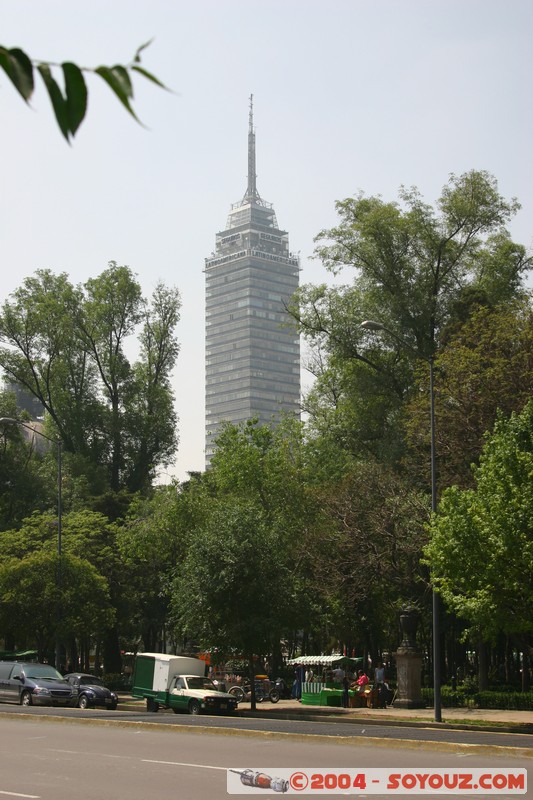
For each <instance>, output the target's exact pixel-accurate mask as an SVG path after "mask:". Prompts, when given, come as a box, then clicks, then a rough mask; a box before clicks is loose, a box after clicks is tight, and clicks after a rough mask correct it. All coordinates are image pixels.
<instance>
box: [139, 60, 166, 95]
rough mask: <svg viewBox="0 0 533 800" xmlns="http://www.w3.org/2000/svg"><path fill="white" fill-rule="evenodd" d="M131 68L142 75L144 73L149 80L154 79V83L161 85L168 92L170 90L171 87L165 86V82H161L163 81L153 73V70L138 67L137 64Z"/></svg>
mask: <svg viewBox="0 0 533 800" xmlns="http://www.w3.org/2000/svg"><path fill="white" fill-rule="evenodd" d="M131 69H132V70H135V72H138V73H140V74H141V75H144V77H145V78H147V79H148V80H149V81H152V83H155V84H157V86H160V87H161V89H165V90H166V91H167V92H170V89H169V88H168V86H165V84H164V83H161V81H160V80H159V79H158V78H156V77H155V75H152V73H151V72H148V70H146V69H143V68H142V67H137V66H133V67H132V68H131Z"/></svg>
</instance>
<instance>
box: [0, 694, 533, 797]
mask: <svg viewBox="0 0 533 800" xmlns="http://www.w3.org/2000/svg"><path fill="white" fill-rule="evenodd" d="M3 710H4V707H2V711H3ZM66 716H67V717H69V720H68V721H67V720H66V719H62V720H61V721H60V722H59V724H58V721H59V720H58V719H57V716H56V719H52V718H51V717H50V716H46V715H44V714H42V710H39V709H32V710H31V711H30V714H25V715H22V714H17V713H15V714H9V713H2V714H0V796H1V797H2V798H6V800H8V799H9V798H14V799H15V798H17V800H20V799H21V798H25V800H72V798H76V800H108V798H113V800H147V798H151V797H165V798H167V797H168V798H175V797H181V798H186V800H205V798H210V799H211V800H218V798H220V800H223V798H226V800H227V798H228V797H231V795H227V794H226V780H227V769H240V770H243V769H251V770H257V771H260V772H263V773H267V774H269V775H271V776H276V775H277V770H280V773H281V770H287V771H289V776H290V774H294V772H296V771H298V772H299V773H300V774H301V773H302V772H303V771H306V772H307V773H309V774H310V775H312V774H316V773H317V770H319V769H324V770H325V771H327V772H329V773H330V774H332V770H334V769H338V770H340V771H342V772H343V773H346V771H347V770H353V771H355V772H356V773H361V771H366V770H370V769H372V768H380V769H383V770H386V771H387V773H388V774H389V775H390V774H392V773H397V772H398V770H400V769H410V770H412V771H413V772H414V771H416V772H417V773H421V774H424V773H426V774H431V773H434V772H435V771H436V770H444V769H446V770H449V771H450V773H452V772H455V773H458V772H460V773H461V774H464V773H468V772H469V771H470V770H474V769H479V770H484V771H485V770H489V769H497V770H498V773H499V774H501V773H502V771H503V769H504V768H509V769H511V770H512V771H513V772H514V773H515V774H516V772H517V771H518V770H519V769H524V768H526V769H527V766H528V764H530V763H531V762H530V761H529V760H528V759H524V758H517V757H516V755H515V752H514V751H511V750H507V751H505V754H503V755H499V756H498V757H497V758H495V757H494V755H492V753H490V752H489V753H486V754H479V753H467V754H465V753H464V752H440V751H432V750H427V749H425V748H424V747H420V746H417V747H416V749H413V748H411V749H406V748H405V747H404V746H403V745H402V744H399V743H390V744H389V745H388V746H387V748H386V749H383V748H381V747H376V746H374V744H372V745H370V744H369V743H368V742H366V741H364V740H359V739H357V738H355V739H352V740H350V741H349V740H346V739H340V738H339V737H336V736H333V737H328V738H324V737H320V739H315V738H313V737H309V736H291V737H288V738H286V737H278V736H276V737H274V738H266V739H261V738H258V737H257V736H251V735H250V734H249V733H248V734H246V735H238V736H237V737H236V736H234V735H222V736H209V735H198V731H199V730H200V728H198V727H197V726H198V725H199V724H201V723H202V722H203V723H205V722H208V721H209V718H207V717H204V718H201V719H200V720H197V719H192V720H191V719H187V718H184V719H182V720H181V721H180V722H179V726H180V727H179V732H178V731H177V729H176V725H177V724H178V722H176V721H175V720H174V719H173V715H172V717H170V719H169V721H168V723H167V719H166V718H167V717H168V715H165V714H161V715H160V716H159V715H158V717H159V719H158V723H159V724H158V723H156V724H153V723H152V724H144V725H137V724H133V725H132V724H131V722H130V723H129V724H126V725H123V724H121V722H120V720H125V719H129V720H132V719H133V718H134V717H135V716H139V715H133V716H130V715H128V714H127V712H118V714H115V715H112V714H111V713H107V712H102V713H100V714H89V715H87V714H84V715H82V714H80V713H77V714H76V712H74V714H73V713H70V714H67V715H66ZM112 716H113V718H114V719H115V721H116V722H118V724H114V725H110V724H103V725H102V724H99V723H97V724H94V723H93V722H92V720H93V719H95V718H98V719H101V720H102V721H103V722H104V723H106V720H109V718H111V717H112ZM145 718H146V715H144V719H145ZM162 720H164V721H165V724H161V721H162ZM185 720H186V721H185ZM235 721H236V720H235ZM240 722H241V724H242V722H243V721H242V720H241V721H240ZM195 728H196V731H195ZM204 729H205V728H204ZM354 743H355V746H354ZM255 794H256V797H257V796H262V797H272V796H273V794H272V793H270V792H264V791H263V790H261V789H258V790H256V792H255ZM305 796H306V797H308V796H310V795H309V794H308V793H306V795H305ZM349 796H350V797H351V798H355V797H363V796H368V797H369V798H370V800H373V799H374V798H378V797H384V796H385V795H383V794H381V795H378V794H370V793H369V794H368V795H367V793H366V792H364V791H361V788H359V787H358V790H357V791H354V790H350V792H349ZM386 796H387V797H389V800H390V797H391V795H390V794H389V795H386ZM396 796H398V795H396ZM401 796H402V797H405V796H406V795H405V792H402V793H401ZM485 796H486V795H485V794H477V795H474V794H473V793H467V794H462V795H461V798H472V800H474V798H475V800H482V798H483V797H485ZM507 796H508V795H507V794H506V797H507ZM520 796H521V797H525V798H527V800H533V787H531V788H530V789H529V791H528V793H527V794H526V795H520ZM300 797H302V793H300ZM327 797H335V798H340V797H341V795H339V794H337V793H328V794H327ZM344 797H346V795H344ZM500 797H501V794H500Z"/></svg>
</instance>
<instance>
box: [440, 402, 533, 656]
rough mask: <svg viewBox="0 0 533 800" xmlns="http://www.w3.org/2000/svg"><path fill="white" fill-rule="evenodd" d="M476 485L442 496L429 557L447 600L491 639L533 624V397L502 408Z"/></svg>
mask: <svg viewBox="0 0 533 800" xmlns="http://www.w3.org/2000/svg"><path fill="white" fill-rule="evenodd" d="M474 477H475V488H474V489H464V490H461V489H459V488H458V487H456V486H453V487H450V488H449V489H447V490H446V491H445V492H444V493H443V496H442V499H441V502H440V505H439V509H438V514H437V515H436V516H435V517H434V518H433V520H432V524H431V540H430V542H429V544H428V545H427V547H426V550H425V552H426V558H427V561H428V563H430V564H431V571H432V576H433V581H434V584H435V587H436V589H437V591H439V592H440V593H441V594H442V596H443V598H444V600H445V602H446V603H447V604H448V606H449V607H450V608H451V609H453V610H454V611H455V612H456V613H457V614H458V615H459V616H460V617H462V618H463V619H465V620H466V621H467V623H468V624H469V626H470V627H471V628H472V629H473V630H474V631H475V632H476V633H478V635H480V636H481V637H482V638H483V639H484V640H486V641H488V640H491V639H495V638H496V636H497V635H498V633H499V632H500V631H503V632H504V633H506V634H515V635H523V634H531V632H533V401H529V403H528V404H527V405H526V406H525V408H524V410H523V411H522V412H521V413H515V412H513V413H512V414H511V416H510V417H507V418H506V417H504V416H503V414H500V415H499V417H498V420H497V422H496V425H495V427H494V431H493V433H492V435H490V436H489V437H488V438H487V440H486V443H485V446H484V448H483V452H482V455H481V460H480V465H479V467H477V468H475V469H474Z"/></svg>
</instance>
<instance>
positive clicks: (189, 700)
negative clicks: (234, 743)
mask: <svg viewBox="0 0 533 800" xmlns="http://www.w3.org/2000/svg"><path fill="white" fill-rule="evenodd" d="M131 694H132V696H133V697H138V698H145V699H146V710H147V711H159V709H160V708H171V709H172V711H174V713H175V714H177V713H179V712H180V711H188V712H189V714H200V713H201V712H202V711H207V712H212V713H214V712H217V713H221V714H227V713H231V712H233V711H235V709H236V708H237V701H236V699H235V697H233V695H231V694H228V693H227V692H220V691H219V690H218V689H217V687H216V686H215V684H214V683H213V681H212V680H211V678H206V677H205V663H204V662H203V661H201V660H200V659H199V658H190V657H188V656H172V655H167V654H166V653H139V654H138V655H137V656H136V658H135V665H134V668H133V687H132V690H131Z"/></svg>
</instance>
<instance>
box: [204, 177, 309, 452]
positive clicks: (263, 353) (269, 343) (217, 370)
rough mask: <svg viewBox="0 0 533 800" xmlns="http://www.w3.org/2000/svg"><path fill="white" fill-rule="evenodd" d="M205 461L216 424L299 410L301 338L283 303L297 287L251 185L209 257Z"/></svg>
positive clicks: (285, 244) (271, 419)
mask: <svg viewBox="0 0 533 800" xmlns="http://www.w3.org/2000/svg"><path fill="white" fill-rule="evenodd" d="M254 180H255V176H254ZM205 275H206V464H207V465H209V462H210V459H211V456H212V454H213V447H214V438H215V436H216V432H217V429H218V428H219V426H220V424H221V423H222V422H224V421H228V422H232V423H234V424H238V423H240V422H244V421H246V420H248V419H251V418H254V417H256V418H258V420H259V423H260V424H264V423H267V424H275V422H276V420H279V417H280V414H282V413H284V414H290V415H293V416H299V414H300V342H299V336H298V334H297V333H296V331H295V330H294V328H293V327H291V319H290V317H289V315H288V314H287V313H286V311H285V305H286V303H287V302H288V300H289V298H290V297H291V296H292V295H293V294H294V292H295V291H296V290H297V288H298V283H299V259H298V258H297V257H296V256H294V255H292V254H291V253H290V252H289V240H288V235H287V233H286V232H285V231H281V230H279V228H278V224H277V221H276V215H275V213H274V209H273V208H272V205H271V204H270V203H266V202H264V201H263V200H262V199H261V198H260V197H259V195H258V194H257V192H256V191H255V183H254V184H253V191H250V190H249V191H248V192H247V194H246V195H245V197H244V199H243V200H242V202H241V203H236V204H235V205H233V206H232V208H231V211H230V214H229V217H228V222H227V226H226V230H225V231H222V232H221V233H218V234H217V236H216V245H215V253H214V254H213V255H212V256H211V257H210V258H207V259H206V262H205Z"/></svg>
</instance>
